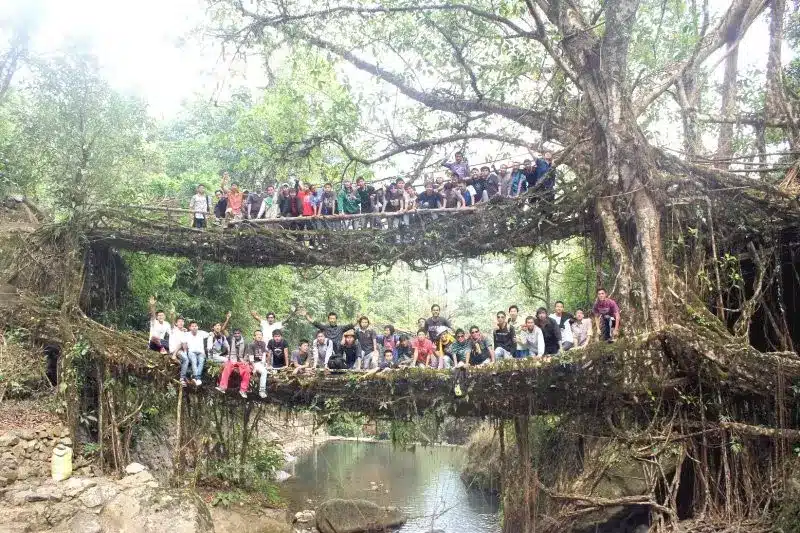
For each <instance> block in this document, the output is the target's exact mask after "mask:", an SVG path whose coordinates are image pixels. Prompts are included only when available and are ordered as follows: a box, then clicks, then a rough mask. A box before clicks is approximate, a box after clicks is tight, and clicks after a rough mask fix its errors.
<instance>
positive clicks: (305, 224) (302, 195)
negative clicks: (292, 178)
mask: <svg viewBox="0 0 800 533" xmlns="http://www.w3.org/2000/svg"><path fill="white" fill-rule="evenodd" d="M314 189H315V187H314V186H313V185H302V186H301V187H300V188H299V189H298V190H297V203H298V204H299V205H300V215H301V216H304V217H313V216H315V215H316V206H315V205H314V195H315V194H316V191H315V190H314ZM313 224H314V223H313V221H312V220H304V221H302V222H301V223H300V229H303V230H309V231H310V230H313V229H314V225H313ZM306 240H308V239H306ZM310 244H311V245H312V246H314V239H310Z"/></svg>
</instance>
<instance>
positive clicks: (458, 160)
mask: <svg viewBox="0 0 800 533" xmlns="http://www.w3.org/2000/svg"><path fill="white" fill-rule="evenodd" d="M447 159H448V158H447V157H445V158H444V159H443V160H442V166H443V167H447V168H449V169H450V172H454V173H455V174H457V175H458V177H459V178H461V179H467V178H468V177H469V163H467V160H466V159H464V154H463V152H456V155H455V162H454V163H448V162H447Z"/></svg>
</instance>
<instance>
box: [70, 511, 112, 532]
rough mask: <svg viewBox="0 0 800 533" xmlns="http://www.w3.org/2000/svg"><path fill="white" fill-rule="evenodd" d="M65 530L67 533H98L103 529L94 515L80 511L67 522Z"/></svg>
mask: <svg viewBox="0 0 800 533" xmlns="http://www.w3.org/2000/svg"><path fill="white" fill-rule="evenodd" d="M66 530H67V531H69V533H100V532H101V531H102V530H103V529H102V527H101V526H100V519H99V518H97V516H96V515H94V514H92V513H87V512H80V513H78V514H76V515H75V516H73V517H72V518H71V519H70V520H69V522H67V527H66Z"/></svg>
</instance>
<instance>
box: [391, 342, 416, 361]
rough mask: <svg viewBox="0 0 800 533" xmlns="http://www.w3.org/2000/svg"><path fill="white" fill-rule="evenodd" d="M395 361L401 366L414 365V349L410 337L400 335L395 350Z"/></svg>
mask: <svg viewBox="0 0 800 533" xmlns="http://www.w3.org/2000/svg"><path fill="white" fill-rule="evenodd" d="M395 359H397V364H399V365H400V366H410V365H412V364H413V363H414V349H413V348H412V347H411V340H410V339H409V338H408V335H400V337H399V338H398V339H397V347H396V348H395Z"/></svg>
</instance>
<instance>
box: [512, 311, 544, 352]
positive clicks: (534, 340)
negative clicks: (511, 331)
mask: <svg viewBox="0 0 800 533" xmlns="http://www.w3.org/2000/svg"><path fill="white" fill-rule="evenodd" d="M520 345H521V346H522V349H521V350H520V349H518V350H517V353H518V354H519V353H520V352H521V354H520V355H517V357H529V356H532V355H537V356H539V357H541V356H543V355H544V336H543V335H542V330H541V329H540V328H539V327H538V326H537V325H536V323H535V319H534V318H533V317H532V316H529V317H526V318H525V325H523V326H522V328H520V330H519V334H518V335H517V346H520Z"/></svg>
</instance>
